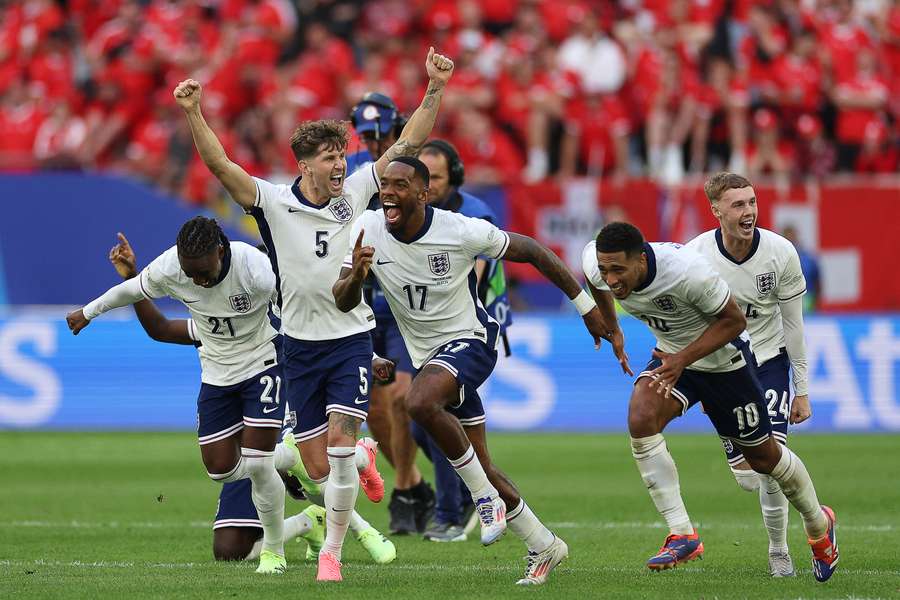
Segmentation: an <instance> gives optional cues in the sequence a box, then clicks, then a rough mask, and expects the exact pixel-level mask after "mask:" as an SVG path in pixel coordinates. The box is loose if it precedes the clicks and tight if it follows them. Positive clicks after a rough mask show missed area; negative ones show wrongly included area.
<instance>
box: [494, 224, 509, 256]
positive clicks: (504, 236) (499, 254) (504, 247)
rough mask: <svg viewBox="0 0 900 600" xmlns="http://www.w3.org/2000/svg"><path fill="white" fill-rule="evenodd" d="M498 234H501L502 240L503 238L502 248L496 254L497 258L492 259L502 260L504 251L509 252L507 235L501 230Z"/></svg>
mask: <svg viewBox="0 0 900 600" xmlns="http://www.w3.org/2000/svg"><path fill="white" fill-rule="evenodd" d="M500 233H502V234H503V238H504V240H503V248H502V249H501V250H500V252H498V253H497V256H494V257H493V258H496V259H500V258H503V255H504V254H506V251H507V250H509V234H508V233H506V232H505V231H503V230H502V229H501V230H500Z"/></svg>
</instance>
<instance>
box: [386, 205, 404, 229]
mask: <svg viewBox="0 0 900 600" xmlns="http://www.w3.org/2000/svg"><path fill="white" fill-rule="evenodd" d="M381 207H382V208H383V209H384V220H385V221H386V222H387V224H388V225H389V226H390V225H395V224H396V223H397V222H398V221H399V220H400V216H401V214H402V211H401V210H400V206H398V205H397V203H396V202H391V201H389V200H385V201H383V202H382V203H381Z"/></svg>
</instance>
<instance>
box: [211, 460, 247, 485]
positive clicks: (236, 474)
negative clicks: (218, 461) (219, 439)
mask: <svg viewBox="0 0 900 600" xmlns="http://www.w3.org/2000/svg"><path fill="white" fill-rule="evenodd" d="M206 474H207V475H209V478H210V479H212V480H213V481H218V482H219V483H231V482H233V481H239V480H241V479H246V478H247V477H249V476H250V472H249V471H247V462H246V461H245V460H244V457H243V456H238V461H237V464H235V465H234V467H232V469H231V470H230V471H228V472H227V473H210V472H209V471H207V472H206Z"/></svg>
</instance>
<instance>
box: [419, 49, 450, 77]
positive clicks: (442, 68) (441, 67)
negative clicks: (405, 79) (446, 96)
mask: <svg viewBox="0 0 900 600" xmlns="http://www.w3.org/2000/svg"><path fill="white" fill-rule="evenodd" d="M425 72H426V73H428V79H429V80H431V81H433V82H435V83H438V84H440V85H446V84H447V82H448V81H450V76H451V75H453V61H452V60H450V59H449V58H447V57H446V56H444V55H443V54H437V53H435V51H434V46H432V47H430V48H428V58H426V59H425Z"/></svg>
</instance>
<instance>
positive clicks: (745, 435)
mask: <svg viewBox="0 0 900 600" xmlns="http://www.w3.org/2000/svg"><path fill="white" fill-rule="evenodd" d="M756 429H759V427H757V428H756ZM756 429H754V430H753V431H748V432H747V433H739V434H738V437H739V438H741V439H743V438H745V437H747V436H751V435H753V434H754V433H756Z"/></svg>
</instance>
